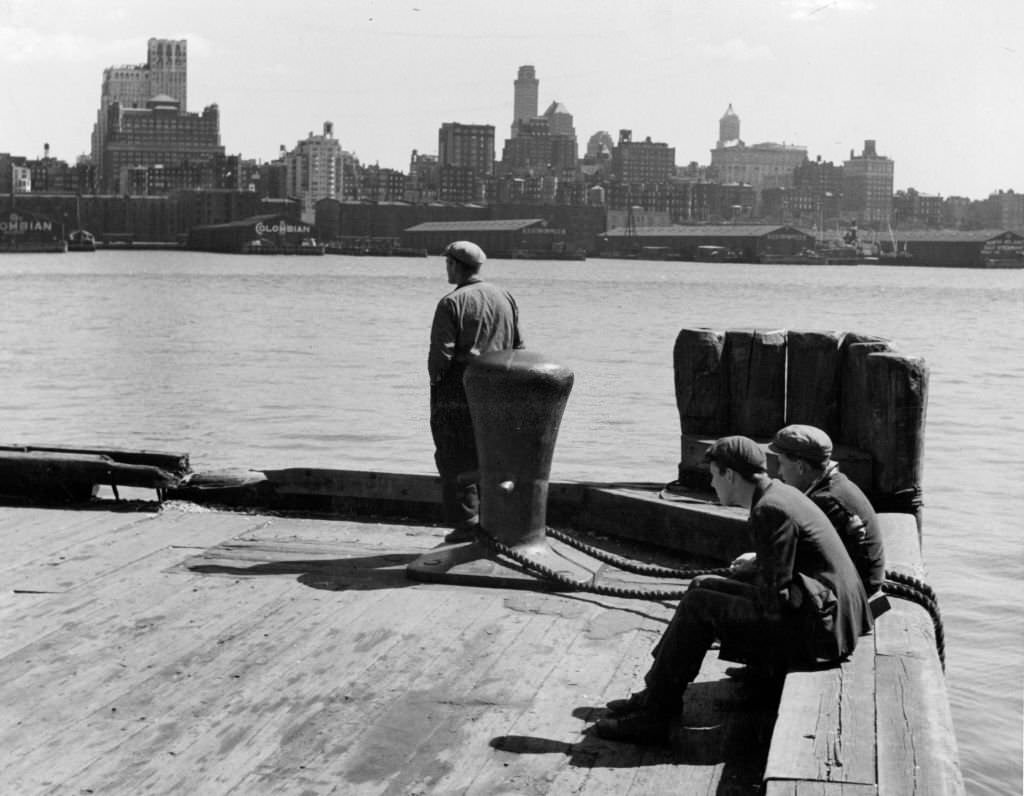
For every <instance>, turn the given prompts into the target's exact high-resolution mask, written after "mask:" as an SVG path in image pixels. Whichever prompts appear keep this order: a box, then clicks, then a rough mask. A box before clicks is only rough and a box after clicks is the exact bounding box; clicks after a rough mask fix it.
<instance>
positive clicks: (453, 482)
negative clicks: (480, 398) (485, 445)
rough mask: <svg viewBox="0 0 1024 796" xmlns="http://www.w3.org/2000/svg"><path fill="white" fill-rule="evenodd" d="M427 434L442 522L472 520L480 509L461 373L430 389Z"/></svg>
mask: <svg viewBox="0 0 1024 796" xmlns="http://www.w3.org/2000/svg"><path fill="white" fill-rule="evenodd" d="M430 432H431V434H432V435H433V437H434V462H435V463H436V464H437V472H438V474H439V475H440V476H441V505H442V508H443V510H444V519H445V522H446V523H447V524H449V525H451V526H453V527H455V526H458V525H463V524H465V523H468V522H474V521H476V519H477V514H478V513H479V510H480V497H479V491H478V488H477V484H476V473H477V470H478V469H479V462H478V461H477V455H476V440H475V439H474V436H473V419H472V417H471V416H470V414H469V404H468V403H467V401H466V393H465V390H464V389H463V387H462V374H461V372H459V373H458V374H450V375H449V376H448V377H447V378H445V379H444V380H443V381H441V382H440V383H438V384H434V385H432V386H431V388H430Z"/></svg>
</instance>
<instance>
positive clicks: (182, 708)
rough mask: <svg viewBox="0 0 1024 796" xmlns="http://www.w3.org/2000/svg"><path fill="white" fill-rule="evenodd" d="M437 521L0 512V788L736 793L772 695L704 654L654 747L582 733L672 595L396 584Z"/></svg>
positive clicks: (760, 744) (176, 509)
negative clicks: (659, 745)
mask: <svg viewBox="0 0 1024 796" xmlns="http://www.w3.org/2000/svg"><path fill="white" fill-rule="evenodd" d="M441 534H442V531H441V530H440V529H438V528H433V527H429V526H426V525H413V524H410V525H403V524H388V523H377V522H356V521H349V520H341V519H305V518H294V517H282V516H269V515H261V514H256V513H232V512H217V511H211V510H207V509H200V508H198V507H195V506H191V505H190V504H176V503H169V504H165V505H164V507H163V508H162V509H160V508H158V506H157V505H156V504H155V503H143V504H123V503H122V504H120V505H115V504H109V503H108V504H103V505H101V506H100V507H93V508H87V509H75V510H59V509H43V508H29V507H0V554H2V555H0V616H2V622H0V667H2V671H3V673H4V676H3V677H2V678H0V703H2V704H3V706H4V709H3V711H2V713H0V792H2V793H5V794H7V793H10V794H19V795H20V796H25V795H26V794H37V793H40V794H42V793H54V794H69V793H73V794H132V796H135V795H136V794H150V793H151V794H167V793H196V794H202V795H203V796H208V795H210V794H227V793H232V794H263V793H274V794H292V793H294V794H326V793H335V794H428V793H429V794H433V793H439V794H462V793H468V794H487V795H488V796H491V795H492V794H570V793H587V794H616V796H619V795H622V794H637V795H639V794H644V795H645V796H647V795H649V794H669V793H680V794H682V793H687V794H689V793H717V794H733V793H735V794H740V793H742V794H750V793H754V792H757V790H758V788H760V787H761V785H762V778H763V776H764V771H765V765H766V760H767V754H768V743H769V739H770V737H771V731H772V725H773V723H774V719H775V705H774V704H772V701H771V700H764V699H759V698H758V695H757V694H752V693H749V692H748V691H745V690H744V686H742V685H739V684H737V683H736V682H734V681H733V680H730V679H728V678H727V677H726V676H725V674H724V669H725V667H726V666H727V665H729V664H727V663H725V662H724V661H720V660H718V659H717V657H716V656H714V655H709V656H708V657H707V659H706V663H705V668H704V670H703V671H702V673H701V676H700V678H699V680H698V682H697V683H695V684H694V685H693V686H692V687H691V689H690V690H689V691H688V695H687V701H686V712H685V714H684V717H683V725H684V726H683V727H682V728H681V729H680V731H679V733H677V738H676V741H677V743H676V745H675V748H673V749H667V748H666V749H660V750H659V749H642V748H637V747H633V746H630V745H625V744H617V743H612V742H607V741H603V740H601V739H599V738H597V737H596V736H594V735H593V734H591V733H590V732H589V730H588V728H589V726H590V724H591V723H592V722H593V721H594V720H595V719H596V718H598V717H600V716H601V715H602V712H601V711H602V707H603V705H604V703H605V701H606V700H608V699H610V698H614V697H620V696H624V695H626V694H627V693H628V691H629V690H630V689H631V688H633V687H636V686H637V684H638V682H639V678H640V676H641V675H642V673H643V671H644V670H645V669H646V667H647V664H648V660H649V659H648V654H649V651H650V648H651V647H652V645H653V644H654V642H655V641H656V640H657V638H658V635H659V634H660V632H661V630H662V628H663V627H664V623H665V622H666V621H667V619H668V617H669V616H670V615H671V609H672V607H673V604H672V603H658V602H654V603H651V602H646V601H640V600H627V599H618V598H609V597H601V596H595V595H592V594H580V593H574V594H560V593H550V592H542V591H530V590H522V589H518V590H512V589H502V588H483V587H473V586H463V585H458V586H456V585H450V584H436V583H435V584H431V583H416V582H413V581H410V580H409V579H407V577H406V574H405V566H406V565H407V564H408V563H409V562H411V561H412V560H414V559H415V558H416V557H418V556H419V555H420V554H421V553H423V552H424V551H427V550H429V549H431V548H432V547H434V546H436V545H437V544H438V543H439V542H440V536H441ZM823 792H824V791H823ZM829 792H831V791H829ZM836 792H838V791H836ZM857 792H858V793H859V792H860V791H857Z"/></svg>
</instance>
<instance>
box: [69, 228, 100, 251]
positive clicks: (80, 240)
mask: <svg viewBox="0 0 1024 796" xmlns="http://www.w3.org/2000/svg"><path fill="white" fill-rule="evenodd" d="M68 251H69V252H94V251H96V237H95V236H94V235H93V234H92V233H91V232H89V231H88V230H84V229H76V230H73V231H72V232H71V234H70V235H68Z"/></svg>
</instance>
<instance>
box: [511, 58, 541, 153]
mask: <svg viewBox="0 0 1024 796" xmlns="http://www.w3.org/2000/svg"><path fill="white" fill-rule="evenodd" d="M539 87H540V81H539V80H537V75H536V74H535V72H534V69H533V67H532V66H521V67H519V74H518V76H517V77H516V81H515V97H514V101H513V105H512V138H515V137H516V136H518V135H519V125H520V124H521V123H522V122H524V121H528V120H530V119H532V118H534V117H535V116H536V115H537V109H538V105H537V96H538V90H539Z"/></svg>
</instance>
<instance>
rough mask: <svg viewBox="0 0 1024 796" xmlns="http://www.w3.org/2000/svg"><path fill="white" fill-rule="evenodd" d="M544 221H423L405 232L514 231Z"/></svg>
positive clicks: (514, 219)
mask: <svg viewBox="0 0 1024 796" xmlns="http://www.w3.org/2000/svg"><path fill="white" fill-rule="evenodd" d="M542 223H545V222H544V219H543V218H497V219H487V220H485V221H424V222H422V223H420V224H416V225H415V226H412V227H409V228H408V229H406V230H405V231H406V232H515V231H517V230H520V229H526V228H527V227H532V226H534V225H535V224H542Z"/></svg>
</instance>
